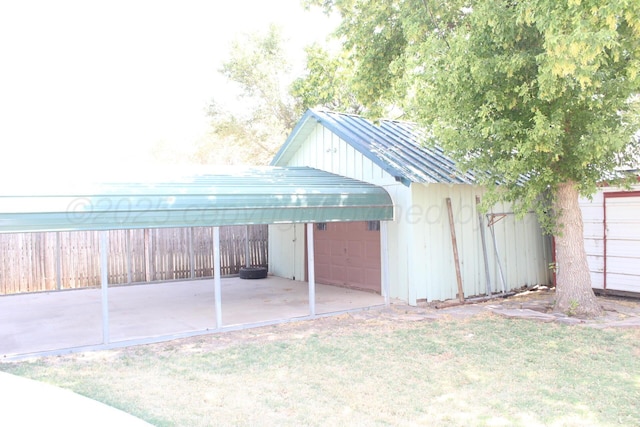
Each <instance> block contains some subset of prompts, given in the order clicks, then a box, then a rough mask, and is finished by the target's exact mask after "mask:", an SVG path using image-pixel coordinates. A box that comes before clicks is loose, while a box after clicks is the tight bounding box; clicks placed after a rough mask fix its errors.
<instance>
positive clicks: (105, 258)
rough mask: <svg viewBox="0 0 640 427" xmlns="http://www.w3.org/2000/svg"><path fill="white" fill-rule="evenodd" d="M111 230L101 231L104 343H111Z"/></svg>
mask: <svg viewBox="0 0 640 427" xmlns="http://www.w3.org/2000/svg"><path fill="white" fill-rule="evenodd" d="M108 266H109V232H108V231H106V230H105V231H101V232H100V288H101V296H102V343H103V344H109V271H108Z"/></svg>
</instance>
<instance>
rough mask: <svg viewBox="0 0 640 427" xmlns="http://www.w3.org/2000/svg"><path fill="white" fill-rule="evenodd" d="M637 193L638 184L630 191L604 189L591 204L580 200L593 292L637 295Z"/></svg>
mask: <svg viewBox="0 0 640 427" xmlns="http://www.w3.org/2000/svg"><path fill="white" fill-rule="evenodd" d="M639 191H640V185H638V184H636V185H634V186H632V188H631V191H628V190H625V189H623V188H618V187H603V188H601V189H600V191H598V193H596V194H595V195H594V196H593V198H592V199H591V200H588V199H581V200H580V209H581V211H582V219H583V222H584V246H585V251H586V252H587V262H588V265H589V271H590V273H591V280H592V287H593V288H594V289H607V290H611V291H625V292H640V280H639V278H640V262H639V261H640V218H639V216H638V210H639V209H640V195H639V194H640V193H638V192H639ZM609 193H616V194H609ZM605 199H606V200H605ZM605 211H606V212H605Z"/></svg>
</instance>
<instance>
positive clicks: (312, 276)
mask: <svg viewBox="0 0 640 427" xmlns="http://www.w3.org/2000/svg"><path fill="white" fill-rule="evenodd" d="M307 262H308V265H307V272H308V273H309V314H310V315H311V316H315V315H316V270H315V256H314V253H313V224H312V223H308V224H307Z"/></svg>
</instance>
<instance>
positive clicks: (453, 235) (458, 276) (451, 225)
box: [447, 197, 464, 302]
mask: <svg viewBox="0 0 640 427" xmlns="http://www.w3.org/2000/svg"><path fill="white" fill-rule="evenodd" d="M447 211H448V212H449V228H450V230H451V245H452V246H453V259H454V261H455V264H456V279H457V281H458V300H460V302H463V301H464V288H463V287H462V274H461V273H460V258H459V257H458V241H457V239H456V225H455V223H454V221H453V208H452V207H451V199H450V198H449V197H447Z"/></svg>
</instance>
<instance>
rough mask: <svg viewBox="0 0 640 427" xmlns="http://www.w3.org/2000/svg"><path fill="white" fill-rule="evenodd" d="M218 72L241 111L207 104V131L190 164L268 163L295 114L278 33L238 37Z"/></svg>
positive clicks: (297, 109) (296, 102)
mask: <svg viewBox="0 0 640 427" xmlns="http://www.w3.org/2000/svg"><path fill="white" fill-rule="evenodd" d="M229 52H230V53H229V58H227V60H226V61H225V62H224V63H223V64H222V67H221V69H220V70H219V71H220V73H222V75H223V76H225V77H226V78H227V80H228V83H229V86H231V87H234V88H236V89H237V93H238V98H239V99H238V100H239V104H240V105H241V106H242V107H241V108H236V109H231V108H222V107H221V106H220V103H219V101H216V100H215V99H214V100H212V101H211V105H210V106H209V111H208V114H209V117H210V118H211V132H210V135H209V136H208V138H204V139H202V140H201V141H199V142H198V144H197V147H196V150H195V152H194V153H193V155H192V160H193V161H195V162H198V163H205V164H207V163H215V164H238V163H250V164H268V163H269V162H270V161H271V159H272V158H273V156H274V154H275V153H276V152H277V150H278V148H280V146H281V145H282V142H283V141H284V140H285V139H286V137H287V135H288V134H289V132H290V131H291V129H293V126H294V125H295V123H296V121H297V120H298V118H299V116H300V114H301V107H300V101H299V100H298V99H296V98H294V97H293V96H291V94H290V85H291V82H292V81H293V76H292V75H291V64H290V61H289V60H288V59H287V52H286V49H285V40H284V39H283V37H282V34H281V30H280V28H279V27H277V26H275V25H270V26H269V27H268V29H267V31H266V32H255V33H251V34H243V35H242V36H241V37H239V38H237V39H235V40H234V41H233V42H232V45H231V49H230V51H229Z"/></svg>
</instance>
